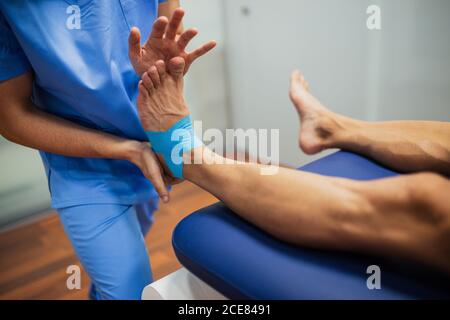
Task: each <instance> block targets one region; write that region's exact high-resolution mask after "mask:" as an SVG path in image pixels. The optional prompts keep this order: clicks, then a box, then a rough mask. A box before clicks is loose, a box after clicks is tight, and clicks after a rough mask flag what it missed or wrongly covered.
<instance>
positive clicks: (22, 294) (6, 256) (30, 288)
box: [0, 182, 217, 299]
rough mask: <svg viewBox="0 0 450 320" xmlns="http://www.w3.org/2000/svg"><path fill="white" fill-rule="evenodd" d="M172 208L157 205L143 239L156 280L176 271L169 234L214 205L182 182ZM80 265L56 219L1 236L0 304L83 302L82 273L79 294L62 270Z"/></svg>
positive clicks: (175, 191)
mask: <svg viewBox="0 0 450 320" xmlns="http://www.w3.org/2000/svg"><path fill="white" fill-rule="evenodd" d="M171 196H172V198H171V202H170V203H169V204H166V205H164V204H163V205H161V207H160V210H158V212H157V213H156V215H155V218H156V220H155V224H154V225H153V227H152V229H151V232H150V233H149V235H148V236H147V238H146V243H147V248H148V249H149V252H150V256H151V263H152V268H153V277H154V279H155V280H156V279H159V278H161V277H163V276H165V275H167V274H169V273H171V272H173V271H175V270H177V269H178V268H180V264H179V263H178V261H177V259H176V257H175V255H174V253H173V250H172V245H171V236H172V230H173V228H174V227H175V225H176V224H177V223H178V221H180V220H181V219H182V218H183V217H185V216H186V215H188V214H189V213H191V212H193V211H195V210H197V209H199V208H202V207H205V206H207V205H209V204H212V203H214V202H216V201H217V199H215V198H214V197H213V196H211V195H210V194H208V193H206V192H205V191H203V190H201V189H199V188H198V187H196V186H194V185H192V184H190V183H188V182H185V183H182V184H180V185H177V186H175V187H174V189H173V191H172V194H171ZM72 264H77V265H79V266H81V264H80V262H79V261H78V259H77V257H76V255H75V253H74V251H73V249H72V247H71V245H70V242H69V240H68V239H67V237H66V235H65V234H64V231H63V228H62V226H61V223H60V222H59V219H58V216H57V215H56V214H55V213H51V214H50V215H48V216H45V217H43V218H42V219H39V220H38V221H36V222H33V223H30V224H27V225H24V226H21V227H18V228H15V229H12V230H9V231H7V232H4V233H2V234H0V299H86V298H87V293H88V288H89V278H88V275H87V274H86V273H85V272H84V271H82V276H81V279H82V281H81V282H82V284H81V289H80V290H68V289H67V287H66V279H67V277H68V275H67V274H66V268H67V266H69V265H72Z"/></svg>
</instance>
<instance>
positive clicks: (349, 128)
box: [326, 113, 365, 148]
mask: <svg viewBox="0 0 450 320" xmlns="http://www.w3.org/2000/svg"><path fill="white" fill-rule="evenodd" d="M329 121H330V122H331V123H332V125H330V128H332V129H331V132H332V134H330V137H329V139H327V141H326V144H327V146H326V147H327V148H341V147H345V145H346V144H348V143H349V142H350V141H353V140H354V138H355V137H357V136H358V135H359V132H360V131H361V130H362V129H363V128H364V127H365V126H364V123H363V122H362V121H359V120H355V119H352V118H349V117H345V116H342V115H340V114H336V113H331V115H329Z"/></svg>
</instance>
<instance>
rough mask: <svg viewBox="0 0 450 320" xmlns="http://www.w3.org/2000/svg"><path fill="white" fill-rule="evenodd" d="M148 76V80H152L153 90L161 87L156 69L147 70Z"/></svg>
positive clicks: (153, 67)
mask: <svg viewBox="0 0 450 320" xmlns="http://www.w3.org/2000/svg"><path fill="white" fill-rule="evenodd" d="M148 74H149V75H150V79H152V82H153V87H155V89H158V87H159V86H160V85H161V79H160V78H159V73H158V69H156V67H155V66H152V67H151V68H150V69H149V71H148Z"/></svg>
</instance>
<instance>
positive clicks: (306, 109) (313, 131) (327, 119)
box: [289, 71, 339, 154]
mask: <svg viewBox="0 0 450 320" xmlns="http://www.w3.org/2000/svg"><path fill="white" fill-rule="evenodd" d="M289 96H290V98H291V100H292V102H293V103H294V105H295V108H296V109H297V112H298V114H299V117H300V122H301V124H300V135H299V146H300V148H301V149H302V150H303V152H305V153H306V154H314V153H317V152H320V151H322V150H323V149H326V148H329V147H331V146H332V138H333V135H334V133H335V132H336V131H337V129H339V123H338V121H337V117H338V115H336V114H335V113H333V112H331V111H330V110H328V109H327V108H326V107H325V106H324V105H322V103H321V102H320V101H319V100H317V99H316V98H315V97H314V96H313V95H311V94H310V93H309V85H308V83H307V82H306V81H305V79H304V77H303V75H302V74H301V73H300V72H299V71H294V72H293V73H292V75H291V86H290V91H289Z"/></svg>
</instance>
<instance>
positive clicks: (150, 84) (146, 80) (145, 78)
mask: <svg viewBox="0 0 450 320" xmlns="http://www.w3.org/2000/svg"><path fill="white" fill-rule="evenodd" d="M142 84H143V85H144V87H145V89H147V90H148V92H147V95H148V94H149V93H152V92H153V90H155V88H154V86H153V81H152V79H151V78H150V76H149V75H148V72H144V74H143V75H142ZM144 97H145V95H144Z"/></svg>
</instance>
